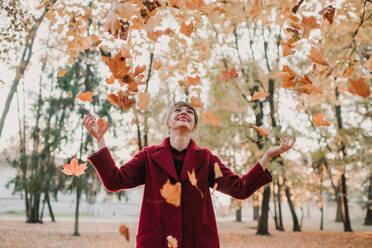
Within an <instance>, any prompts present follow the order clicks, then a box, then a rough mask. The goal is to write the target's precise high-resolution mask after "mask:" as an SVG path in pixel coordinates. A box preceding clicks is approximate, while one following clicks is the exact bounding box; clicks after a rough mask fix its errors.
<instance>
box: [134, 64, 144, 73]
mask: <svg viewBox="0 0 372 248" xmlns="http://www.w3.org/2000/svg"><path fill="white" fill-rule="evenodd" d="M145 70H146V66H145V65H142V66H139V65H137V67H136V69H135V70H134V76H137V75H139V74H141V73H142V72H144V71H145Z"/></svg>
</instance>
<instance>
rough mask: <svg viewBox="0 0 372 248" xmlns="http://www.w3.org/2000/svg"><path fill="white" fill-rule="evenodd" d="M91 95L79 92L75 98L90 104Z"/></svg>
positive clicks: (88, 92)
mask: <svg viewBox="0 0 372 248" xmlns="http://www.w3.org/2000/svg"><path fill="white" fill-rule="evenodd" d="M92 95H93V93H92V92H90V91H87V92H80V93H79V94H78V95H77V96H76V97H77V98H79V99H80V100H82V101H83V102H91V101H93V98H92Z"/></svg>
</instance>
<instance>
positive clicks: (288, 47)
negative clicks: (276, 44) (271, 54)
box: [280, 41, 296, 57]
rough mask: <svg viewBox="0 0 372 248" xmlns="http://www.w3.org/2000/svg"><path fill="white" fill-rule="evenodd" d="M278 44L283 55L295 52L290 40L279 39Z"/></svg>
mask: <svg viewBox="0 0 372 248" xmlns="http://www.w3.org/2000/svg"><path fill="white" fill-rule="evenodd" d="M280 46H281V47H282V51H283V57H286V56H288V55H291V54H295V53H296V50H294V48H295V46H294V45H293V42H291V41H287V42H285V41H280Z"/></svg>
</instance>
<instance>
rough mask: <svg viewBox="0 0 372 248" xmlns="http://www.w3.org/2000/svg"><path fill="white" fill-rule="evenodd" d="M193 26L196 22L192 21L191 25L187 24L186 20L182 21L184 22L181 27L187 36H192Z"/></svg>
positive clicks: (181, 30)
mask: <svg viewBox="0 0 372 248" xmlns="http://www.w3.org/2000/svg"><path fill="white" fill-rule="evenodd" d="M193 28H194V24H193V23H192V22H190V24H189V25H186V23H185V22H182V23H181V29H180V32H181V33H183V34H184V35H186V36H187V37H190V36H191V33H192V30H193Z"/></svg>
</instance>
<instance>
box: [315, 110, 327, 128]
mask: <svg viewBox="0 0 372 248" xmlns="http://www.w3.org/2000/svg"><path fill="white" fill-rule="evenodd" d="M323 118H324V114H323V113H319V114H315V115H313V116H312V118H311V119H312V121H313V123H314V124H315V125H317V126H327V127H329V126H330V125H331V123H329V122H328V121H325V120H323Z"/></svg>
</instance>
